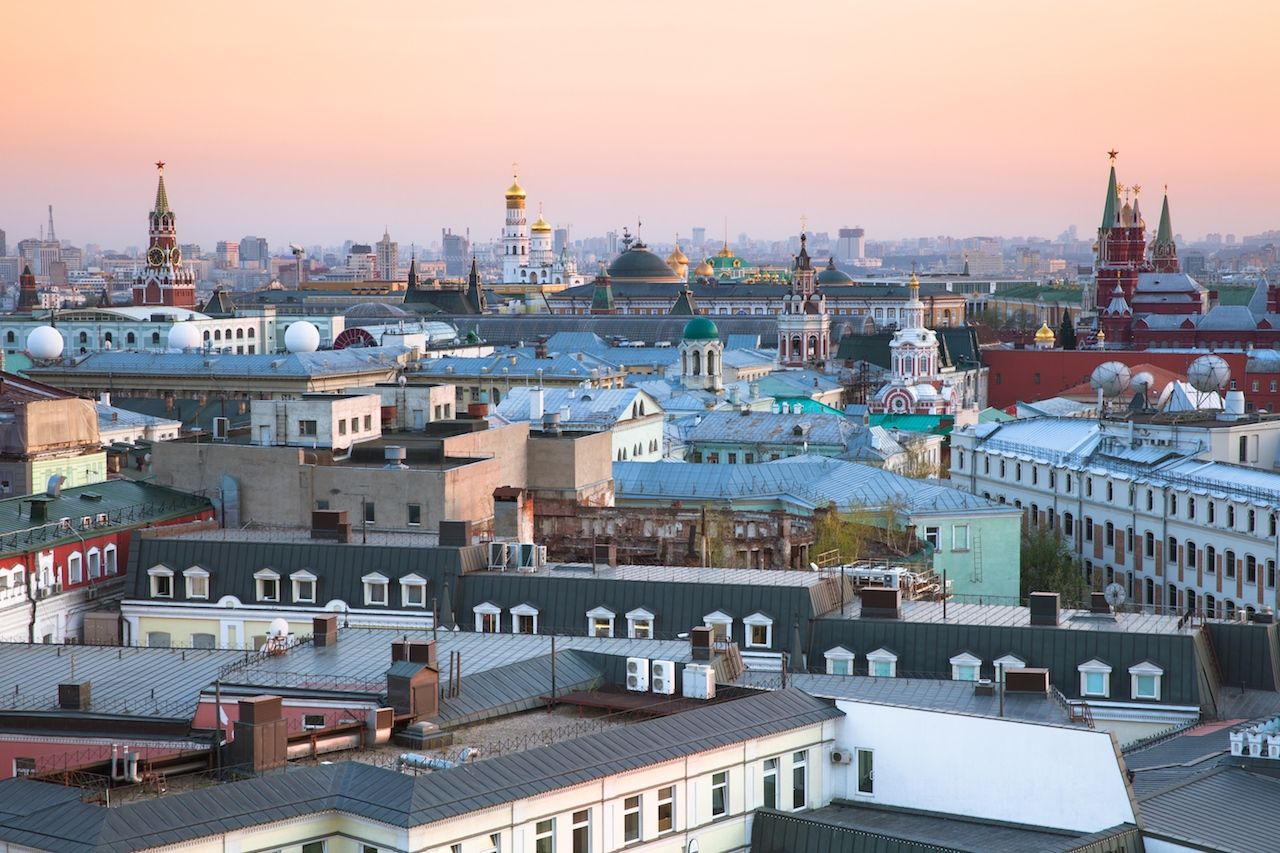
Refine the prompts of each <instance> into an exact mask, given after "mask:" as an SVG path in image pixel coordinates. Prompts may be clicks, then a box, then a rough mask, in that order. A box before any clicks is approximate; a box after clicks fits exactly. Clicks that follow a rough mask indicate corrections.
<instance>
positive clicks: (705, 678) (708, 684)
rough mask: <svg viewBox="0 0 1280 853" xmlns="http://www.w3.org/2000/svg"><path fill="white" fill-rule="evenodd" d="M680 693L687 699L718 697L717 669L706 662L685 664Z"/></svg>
mask: <svg viewBox="0 0 1280 853" xmlns="http://www.w3.org/2000/svg"><path fill="white" fill-rule="evenodd" d="M680 695H682V696H684V698H686V699H714V698H716V671H715V670H714V669H712V668H711V667H710V666H709V665H707V664H705V663H690V664H685V667H684V680H683V682H682V683H681V687H680Z"/></svg>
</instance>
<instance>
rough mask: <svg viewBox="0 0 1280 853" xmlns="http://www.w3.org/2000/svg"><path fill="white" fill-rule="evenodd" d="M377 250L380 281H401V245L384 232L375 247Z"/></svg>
mask: <svg viewBox="0 0 1280 853" xmlns="http://www.w3.org/2000/svg"><path fill="white" fill-rule="evenodd" d="M375 249H376V250H377V251H376V252H375V254H376V255H377V262H378V279H379V280H381V281H399V280H400V244H399V243H397V242H395V241H394V240H392V239H391V235H390V234H389V233H388V232H387V231H386V230H384V231H383V232H382V239H381V240H379V241H378V242H377V245H376V246H375Z"/></svg>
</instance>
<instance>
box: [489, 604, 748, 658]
mask: <svg viewBox="0 0 1280 853" xmlns="http://www.w3.org/2000/svg"><path fill="white" fill-rule="evenodd" d="M471 611H472V614H473V616H474V618H475V630H476V631H477V632H478V633H481V634H500V633H502V630H503V621H504V620H503V608H501V607H499V606H498V605H497V604H494V603H493V602H492V601H486V602H484V603H483V604H477V605H476V606H475V607H473V608H472V609H471ZM506 616H507V619H506V622H507V627H508V630H510V632H511V633H512V634H537V633H539V628H540V627H542V626H541V625H540V622H539V619H540V616H541V612H540V611H539V610H538V608H537V607H535V606H534V605H532V604H529V603H528V602H525V603H522V604H517V605H516V606H514V607H511V608H508V609H507V610H506ZM586 618H587V636H590V637H615V636H618V634H617V633H616V632H617V630H618V625H617V621H618V614H617V613H616V612H615V611H613V610H611V609H609V608H608V607H605V606H604V605H601V606H599V607H596V608H593V609H591V610H588V611H587V613H586ZM623 618H625V619H626V622H627V637H629V638H631V639H633V640H635V639H640V640H649V639H653V638H654V636H655V635H654V626H655V624H656V617H655V616H654V614H653V613H651V612H650V611H648V610H646V609H644V608H643V607H638V608H636V609H635V610H631V611H629V612H627V613H625V614H623ZM734 621H735V620H734V618H733V617H732V616H730V615H728V614H727V613H724V612H723V611H720V610H716V611H714V612H712V613H708V614H707V615H706V616H704V617H703V625H704V626H705V627H707V628H710V629H711V634H712V637H713V639H715V640H720V641H726V640H728V639H729V638H730V637H731V636H732V634H733V624H734ZM742 624H743V628H744V631H745V643H744V646H745V648H748V649H754V648H759V649H768V648H772V647H773V618H772V617H770V616H768V615H767V614H765V613H761V612H759V611H757V612H755V613H752V614H751V615H749V616H747V617H745V618H743V620H742Z"/></svg>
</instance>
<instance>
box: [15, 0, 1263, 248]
mask: <svg viewBox="0 0 1280 853" xmlns="http://www.w3.org/2000/svg"><path fill="white" fill-rule="evenodd" d="M232 8H243V9H245V10H247V9H248V8H249V7H247V6H246V7H234V6H233V7H232ZM338 11H339V7H337V6H332V7H330V8H326V5H325V4H306V5H299V4H275V5H273V6H271V7H269V8H267V9H265V10H260V12H255V14H254V16H253V17H252V19H250V18H249V17H248V16H247V15H235V14H226V15H219V16H200V15H199V14H198V13H197V12H195V11H192V10H187V9H185V8H183V7H172V8H171V7H168V6H162V5H159V4H142V5H138V6H131V7H130V8H129V10H128V11H126V12H123V13H120V12H119V11H118V10H116V9H108V8H104V7H99V6H95V5H90V4H80V5H77V6H76V9H75V11H74V12H73V13H68V12H67V11H66V10H65V9H62V10H60V11H59V13H58V16H59V17H55V16H54V13H52V12H50V11H47V10H44V9H40V8H29V7H21V8H19V9H16V10H15V15H14V17H15V18H16V26H15V28H14V29H15V32H18V33H20V34H22V35H21V36H20V38H19V39H18V40H17V42H16V44H15V45H14V49H13V50H11V51H9V52H7V53H6V54H5V55H4V56H3V57H0V65H3V67H4V68H5V74H4V77H5V79H9V80H21V79H38V80H39V82H40V97H34V98H31V99H29V100H26V101H24V103H23V118H24V121H23V126H24V127H25V128H26V130H25V132H21V133H16V134H13V135H11V136H10V137H9V140H8V142H9V147H10V149H11V154H10V158H9V159H10V162H13V163H16V164H20V166H21V168H19V169H17V170H15V173H14V174H11V175H10V178H9V181H8V182H7V187H6V194H5V200H4V201H3V202H0V228H4V229H5V230H6V231H7V232H8V234H9V237H10V242H15V241H16V240H18V239H21V238H23V237H26V236H35V234H36V233H37V230H38V226H39V224H40V223H41V222H42V221H43V220H44V217H45V213H46V206H47V205H48V204H50V203H52V204H53V205H54V206H55V209H56V210H57V212H58V226H59V234H60V236H62V237H63V238H64V239H70V240H72V241H73V242H79V243H84V242H97V243H102V244H104V245H110V246H118V247H123V246H126V245H139V244H141V243H142V242H144V239H145V233H146V232H145V228H146V223H145V211H146V210H147V209H149V206H150V201H151V194H152V190H153V167H152V166H151V162H152V161H154V160H156V159H163V160H166V161H168V162H169V164H170V165H169V170H168V180H169V182H170V186H171V190H172V194H173V206H174V209H175V211H176V212H177V215H178V217H179V220H178V228H179V232H180V234H181V235H182V239H183V240H184V241H190V242H198V243H201V244H202V245H204V246H205V247H206V248H210V249H211V248H212V245H213V243H214V242H215V241H216V240H219V239H239V237H240V236H243V235H244V234H258V235H261V236H265V237H266V238H267V239H268V240H269V241H270V243H271V244H272V245H273V246H279V245H284V244H286V243H288V242H290V241H298V242H304V243H307V244H336V243H340V242H341V241H342V240H344V239H352V238H355V239H368V240H370V241H372V240H376V239H377V237H378V236H380V234H381V233H382V228H383V225H384V224H385V225H386V226H387V227H388V228H389V230H390V232H391V234H392V235H393V236H394V237H396V238H397V239H398V240H399V241H400V242H401V243H402V244H405V243H409V242H412V241H413V240H415V239H417V240H422V239H423V238H424V237H425V238H426V239H427V240H430V239H435V238H436V237H437V235H439V233H440V229H441V228H442V227H451V228H453V229H454V230H455V231H461V230H463V229H466V228H470V230H471V233H472V236H473V237H474V238H475V239H477V240H482V241H483V240H486V239H490V238H494V237H497V236H498V234H499V232H500V229H501V222H502V213H501V192H502V189H503V188H504V187H505V186H506V185H507V183H509V181H510V169H511V162H512V161H513V160H515V161H518V163H519V171H520V177H521V182H522V184H523V185H524V186H525V188H526V189H527V190H528V192H529V199H530V208H531V210H532V209H533V208H534V207H535V206H536V205H538V204H539V203H541V204H543V206H544V209H545V210H546V215H547V218H548V219H549V220H550V221H551V222H552V223H553V224H554V225H557V226H561V225H567V224H570V223H571V224H572V225H573V228H574V233H575V235H586V234H603V233H604V232H606V231H608V230H617V229H620V228H621V227H622V226H623V225H630V226H631V227H632V228H633V229H634V227H635V226H634V223H635V222H636V220H637V219H642V220H643V221H644V228H643V234H644V236H646V237H647V238H649V239H651V240H654V241H657V242H665V241H669V240H670V239H671V238H672V237H673V236H674V235H675V234H676V233H677V232H678V233H680V234H681V235H683V236H686V237H687V235H688V231H689V229H690V227H692V226H693V225H703V226H705V227H706V228H707V231H708V234H709V236H710V235H716V236H719V235H720V234H721V233H722V231H723V223H724V222H725V221H726V220H727V221H728V229H729V235H730V237H731V238H733V237H735V236H736V235H737V234H738V233H740V232H747V233H749V234H754V235H765V236H768V237H773V238H778V237H781V236H783V235H787V234H793V233H795V232H796V231H798V230H799V227H800V218H801V216H802V215H805V216H807V218H808V222H809V225H810V228H812V229H813V230H817V231H824V230H825V231H831V232H834V231H835V229H837V228H838V227H840V226H845V225H848V226H852V225H861V226H863V227H865V228H866V229H867V231H868V237H869V238H879V239H896V238H904V237H911V236H922V235H933V234H951V235H953V236H956V237H968V236H976V235H979V234H984V235H1004V236H1015V235H1027V236H1046V237H1052V236H1053V235H1056V234H1058V233H1059V232H1061V231H1062V230H1063V229H1064V228H1066V227H1067V226H1069V225H1071V224H1075V225H1076V226H1077V228H1078V229H1079V231H1080V234H1081V237H1082V238H1086V239H1087V238H1088V236H1089V235H1090V234H1091V233H1092V231H1093V229H1095V228H1096V227H1097V226H1096V222H1097V217H1098V214H1099V212H1100V208H1101V201H1102V199H1101V196H1102V194H1103V189H1104V187H1105V176H1106V168H1107V159H1106V154H1105V152H1106V151H1107V150H1108V149H1110V148H1113V147H1114V148H1116V149H1118V150H1119V151H1120V159H1119V163H1118V169H1119V172H1120V178H1121V180H1122V181H1123V182H1124V183H1127V184H1140V185H1142V186H1144V187H1145V193H1144V196H1143V197H1144V199H1147V200H1148V201H1147V202H1146V205H1144V206H1145V207H1146V210H1147V215H1148V218H1151V217H1152V216H1153V215H1154V213H1155V211H1156V210H1157V209H1158V208H1157V207H1156V205H1157V204H1158V199H1159V193H1160V190H1161V187H1162V186H1163V185H1165V184H1168V185H1169V191H1170V202H1171V206H1172V210H1173V219H1174V226H1175V228H1176V229H1177V230H1178V231H1180V232H1182V233H1184V234H1186V235H1188V237H1190V238H1193V239H1198V238H1199V237H1200V236H1201V235H1203V234H1205V233H1206V232H1223V233H1236V234H1239V235H1244V234H1249V233H1255V232H1260V231H1265V230H1268V229H1271V228H1274V227H1276V224H1277V223H1276V221H1275V218H1274V213H1273V210H1272V209H1271V208H1269V206H1268V202H1269V201H1270V200H1271V198H1273V197H1274V196H1275V194H1276V190H1277V189H1278V188H1280V165H1277V164H1276V163H1275V161H1274V159H1273V158H1271V157H1270V156H1269V155H1268V153H1267V152H1266V150H1265V145H1266V140H1267V139H1268V138H1269V137H1270V136H1271V135H1272V134H1271V133H1269V132H1268V129H1267V126H1266V123H1267V122H1268V121H1270V119H1268V118H1267V117H1266V116H1265V115H1264V116H1262V117H1261V118H1260V119H1259V118H1256V117H1255V116H1254V115H1253V113H1254V112H1255V110H1254V108H1253V105H1252V100H1251V98H1250V93H1251V91H1253V90H1254V87H1251V83H1256V81H1258V80H1262V79H1272V78H1275V77H1276V76H1277V74H1278V72H1280V61H1277V60H1276V59H1275V58H1274V55H1273V54H1272V53H1270V52H1269V51H1266V50H1265V38H1266V34H1267V33H1268V32H1270V31H1272V30H1273V28H1270V27H1266V26H1256V27H1249V28H1240V27H1239V26H1238V20H1239V17H1237V18H1232V19H1225V18H1223V19H1219V20H1207V21H1206V20H1203V17H1202V15H1201V11H1202V10H1201V9H1200V8H1199V7H1193V6H1191V5H1190V4H1172V5H1156V4H1146V3H1143V4H1133V5H1130V6H1125V7H1123V8H1119V9H1117V8H1113V7H1110V6H1106V5H1103V4H1098V3H1085V4H1078V5H1077V6H1075V7H1073V15H1072V16H1071V17H1069V18H1064V19H1061V20H1060V19H1059V17H1055V16H1052V15H1051V14H1050V13H1048V12H1040V11H1038V10H1035V9H1030V10H1029V9H1025V8H1023V7H1022V6H1021V5H1015V4H1003V3H990V4H985V5H984V6H982V7H981V8H980V9H978V10H975V9H972V8H966V9H959V8H951V7H935V6H932V5H931V4H927V3H914V4H887V3H885V4H877V3H873V4H859V5H858V6H857V7H856V8H855V7H850V8H845V6H844V5H842V4H818V5H815V6H814V7H812V8H811V9H807V10H806V14H805V15H804V16H803V17H802V18H800V19H798V20H797V19H796V17H795V15H794V13H793V12H792V11H791V10H790V9H771V10H761V9H752V10H750V11H748V12H743V11H741V10H736V9H735V10H727V9H723V8H705V9H704V8H695V9H679V8H678V7H676V6H672V5H668V4H649V5H648V6H647V7H646V9H645V10H636V9H634V8H627V9H619V10H615V9H610V8H603V9H601V8H597V7H595V6H586V5H579V4H565V5H564V6H563V7H561V8H560V9H559V11H558V12H557V13H556V14H548V15H545V16H542V17H538V16H536V15H534V14H533V13H532V12H531V11H530V10H529V9H527V8H525V7H511V8H509V9H507V11H506V13H504V14H501V15H498V14H494V13H493V11H492V10H489V11H485V12H481V11H475V10H460V9H450V10H449V11H448V12H447V13H445V12H439V11H435V10H423V9H420V8H418V7H416V6H411V5H402V4H390V5H387V6H385V7H381V8H379V9H378V10H377V11H378V13H379V14H377V15H372V16H370V17H369V18H368V19H349V18H348V16H345V15H339V14H337V13H338ZM926 11H927V13H928V16H927V18H924V17H922V16H923V15H924V13H925V12H926ZM1236 11H1237V12H1238V14H1239V15H1249V14H1250V13H1251V12H1252V13H1254V17H1255V18H1257V19H1259V20H1261V19H1275V18H1276V17H1277V13H1276V12H1275V11H1274V10H1273V9H1271V8H1270V7H1268V6H1263V5H1261V4H1245V5H1244V6H1241V7H1238V8H1237V10H1236ZM304 13H305V14H304ZM331 13H332V14H331ZM66 14H75V15H77V16H79V20H81V22H82V23H84V24H85V25H84V26H79V25H78V26H76V27H72V28H67V27H62V26H60V25H59V20H60V17H61V16H64V15H66ZM250 20H252V24H253V25H252V26H250V25H249V24H248V23H247V22H248V21H250ZM338 21H341V22H342V23H341V26H339V25H338V23H337V22H338ZM388 21H393V22H395V23H396V25H397V26H396V27H395V28H393V29H394V31H395V33H396V38H395V39H394V40H388V39H387V38H386V35H385V33H386V29H385V25H386V23H387V22H388ZM962 21H963V22H964V23H965V27H964V28H963V30H964V32H966V33H967V36H968V38H967V41H966V42H964V43H963V44H960V43H957V42H956V41H955V40H954V36H953V33H954V32H956V31H958V25H959V23H960V22H962ZM625 30H630V32H624V31H625ZM54 32H56V33H57V37H58V39H59V44H60V56H59V61H58V62H56V63H54V65H53V66H52V67H48V68H46V67H45V66H46V65H47V64H48V59H47V53H46V48H47V39H46V35H47V34H50V33H54ZM175 33H178V34H180V35H179V36H175V35H174V34H175ZM619 33H623V35H619ZM1138 33H1141V34H1142V38H1141V40H1139V39H1137V38H1136V37H1135V35H1134V34H1138ZM1043 35H1052V36H1053V41H1046V40H1045V39H1044V38H1042V37H1041V36H1043ZM762 45H763V46H762ZM325 51H329V52H331V53H332V54H333V55H332V57H331V59H332V61H324V56H323V54H324V52H325ZM220 55H221V56H227V55H235V56H236V62H235V63H234V64H227V63H224V62H220V61H218V59H217V57H218V56H220ZM1193 60H1194V61H1193ZM586 66H590V67H591V68H592V69H594V70H592V71H591V73H583V69H584V67H586ZM156 69H163V70H164V74H163V75H160V76H157V75H156V73H155V71H156ZM1209 71H1212V73H1207V72H1209ZM1099 92H1103V93H1110V92H1115V93H1116V94H1114V95H1110V94H1107V95H1105V97H1104V98H1103V102H1104V103H1103V109H1101V110H1099V94H1098V93H1099ZM1130 93H1132V94H1130ZM1100 113H1101V114H1100ZM1208 116H1212V117H1213V118H1212V119H1209V118H1206V117H1208ZM1222 116H1227V117H1228V118H1221V117H1222ZM1232 116H1248V119H1249V127H1250V132H1248V133H1240V132H1227V128H1230V127H1237V128H1238V127H1239V126H1240V125H1239V124H1237V123H1236V121H1235V120H1233V119H1231V118H1229V117H1232ZM90 130H91V132H90ZM28 232H29V233H28Z"/></svg>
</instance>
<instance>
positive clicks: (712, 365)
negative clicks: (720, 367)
mask: <svg viewBox="0 0 1280 853" xmlns="http://www.w3.org/2000/svg"><path fill="white" fill-rule="evenodd" d="M707 375H708V376H715V375H716V354H715V353H714V352H712V351H711V350H707Z"/></svg>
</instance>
